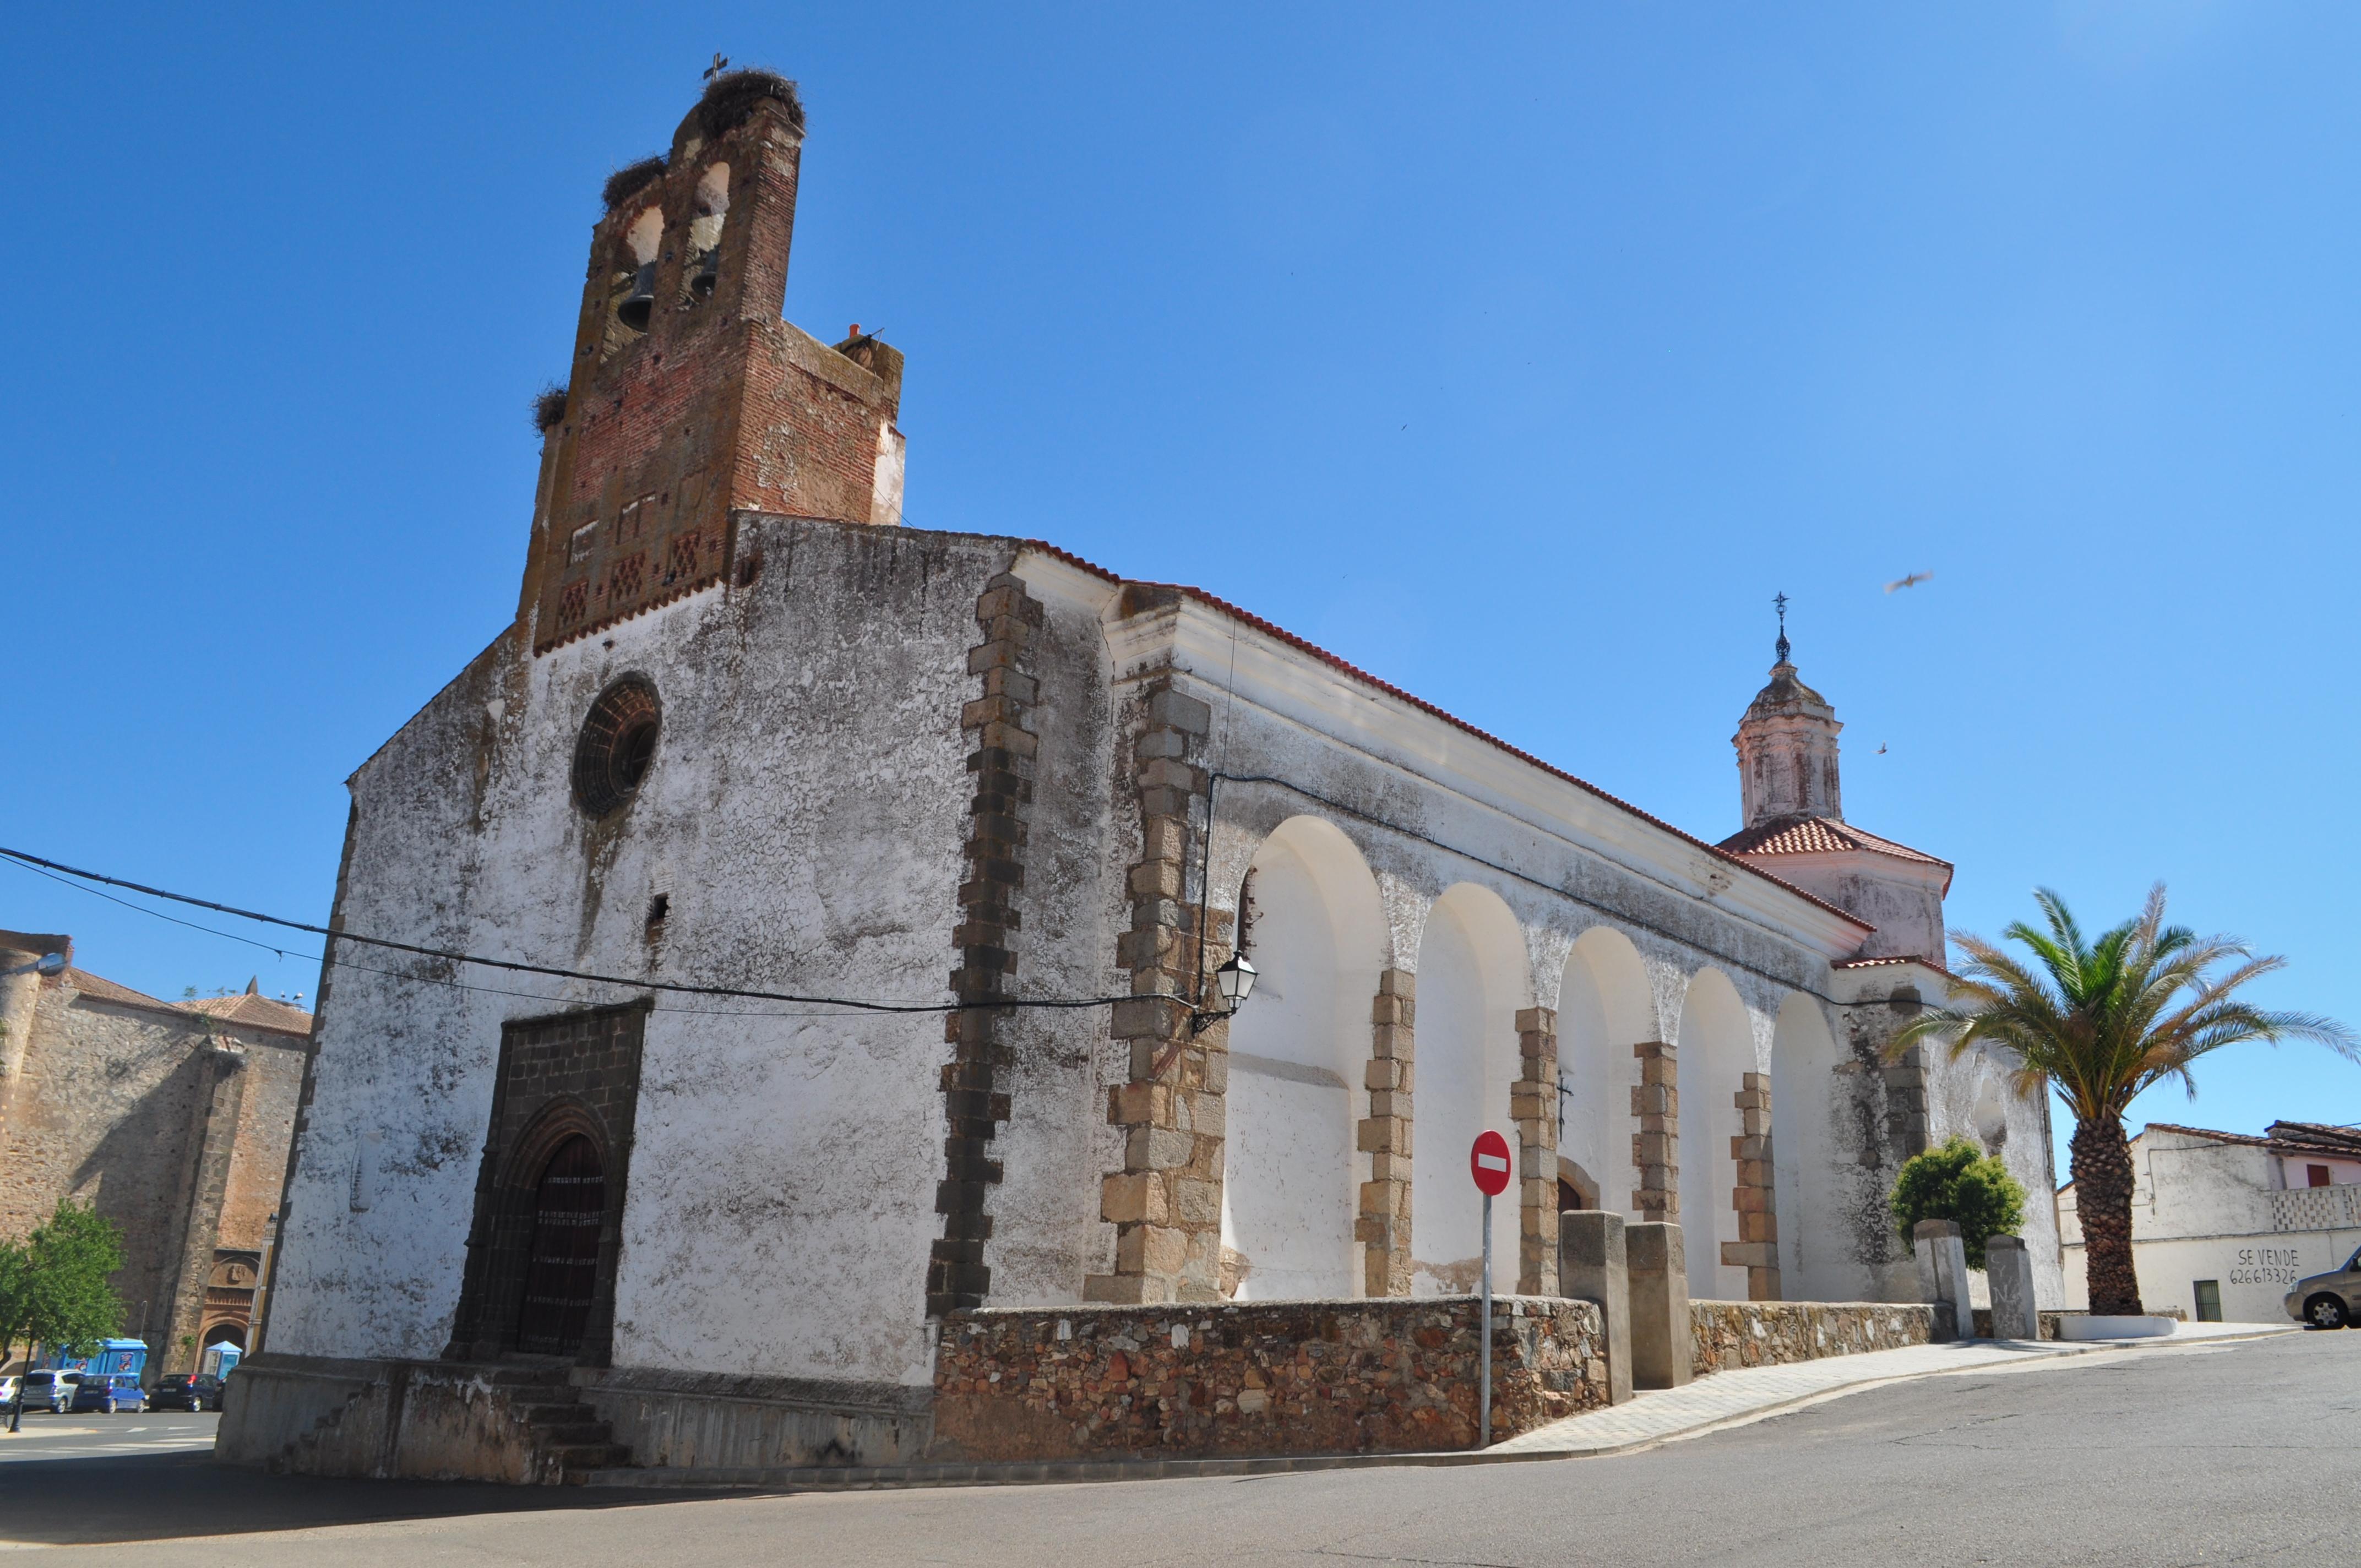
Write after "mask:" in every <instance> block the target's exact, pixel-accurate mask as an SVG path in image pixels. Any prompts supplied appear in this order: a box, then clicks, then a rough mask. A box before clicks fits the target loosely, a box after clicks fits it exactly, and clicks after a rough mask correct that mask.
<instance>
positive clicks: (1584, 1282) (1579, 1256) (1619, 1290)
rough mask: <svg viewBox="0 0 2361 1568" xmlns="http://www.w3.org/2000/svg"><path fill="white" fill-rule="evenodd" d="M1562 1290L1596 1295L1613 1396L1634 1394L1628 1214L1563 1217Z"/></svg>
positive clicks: (1581, 1296) (1612, 1400)
mask: <svg viewBox="0 0 2361 1568" xmlns="http://www.w3.org/2000/svg"><path fill="white" fill-rule="evenodd" d="M1557 1293H1558V1294H1559V1295H1561V1296H1563V1297H1565V1299H1567V1300H1569V1301H1596V1302H1597V1303H1598V1319H1599V1323H1600V1326H1601V1327H1602V1328H1604V1329H1605V1331H1606V1333H1607V1402H1608V1403H1609V1404H1610V1405H1620V1404H1621V1403H1623V1402H1624V1401H1625V1400H1626V1399H1629V1398H1631V1270H1630V1267H1629V1265H1628V1263H1627V1260H1626V1255H1625V1252H1624V1247H1623V1216H1622V1215H1620V1214H1610V1213H1608V1212H1606V1211H1604V1210H1602V1209H1581V1210H1576V1211H1573V1212H1566V1213H1561V1214H1559V1215H1558V1217H1557Z"/></svg>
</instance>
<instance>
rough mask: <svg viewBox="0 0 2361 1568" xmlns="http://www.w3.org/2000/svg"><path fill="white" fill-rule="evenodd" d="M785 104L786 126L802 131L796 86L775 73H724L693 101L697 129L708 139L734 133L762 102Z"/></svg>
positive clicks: (801, 110)
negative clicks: (695, 102) (767, 100)
mask: <svg viewBox="0 0 2361 1568" xmlns="http://www.w3.org/2000/svg"><path fill="white" fill-rule="evenodd" d="M766 98H768V99H771V100H773V101H774V102H776V103H779V104H785V105H786V111H787V124H788V125H790V126H794V127H795V128H796V130H798V131H800V130H802V129H803V128H804V101H803V98H802V96H801V95H800V94H798V93H796V84H795V83H794V82H790V81H788V80H787V79H786V78H785V77H784V76H782V75H780V74H779V73H778V72H777V71H762V70H756V69H748V70H744V71H723V72H722V73H721V74H720V75H719V76H717V77H715V78H714V79H713V81H712V82H711V83H710V84H709V85H708V86H707V88H706V89H705V96H704V97H702V98H699V99H698V100H697V124H698V126H700V127H701V128H702V129H703V130H704V132H705V135H706V137H708V139H711V138H713V137H719V136H721V135H723V134H725V133H727V132H730V131H734V130H736V129H737V128H738V127H739V126H742V125H744V124H745V123H746V117H747V116H748V115H752V113H753V112H754V107H755V105H756V104H760V103H762V102H763V100H764V99H766Z"/></svg>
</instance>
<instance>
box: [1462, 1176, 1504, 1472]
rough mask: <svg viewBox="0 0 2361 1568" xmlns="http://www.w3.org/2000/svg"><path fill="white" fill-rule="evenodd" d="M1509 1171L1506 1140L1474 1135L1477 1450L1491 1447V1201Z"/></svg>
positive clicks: (1499, 1192) (1502, 1189)
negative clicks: (1480, 1210)
mask: <svg viewBox="0 0 2361 1568" xmlns="http://www.w3.org/2000/svg"><path fill="white" fill-rule="evenodd" d="M1512 1168H1514V1162H1513V1161H1512V1159H1511V1157H1510V1154H1509V1140H1508V1139H1506V1138H1504V1137H1502V1136H1501V1135H1499V1134H1498V1133H1495V1132H1491V1131H1485V1132H1481V1133H1478V1134H1477V1135H1476V1146H1475V1147H1473V1148H1471V1149H1469V1150H1468V1151H1467V1169H1468V1172H1469V1173H1470V1174H1471V1175H1473V1176H1474V1177H1475V1178H1476V1190H1477V1191H1478V1192H1481V1193H1482V1194H1484V1339H1483V1349H1482V1352H1481V1354H1480V1358H1479V1360H1478V1364H1477V1365H1478V1370H1477V1374H1476V1377H1477V1389H1476V1403H1477V1411H1478V1414H1477V1425H1478V1426H1479V1428H1480V1429H1481V1431H1482V1436H1481V1437H1480V1439H1479V1440H1478V1441H1477V1445H1476V1446H1477V1447H1478V1448H1489V1447H1491V1446H1492V1200H1493V1199H1495V1198H1497V1197H1499V1195H1500V1194H1501V1193H1503V1192H1506V1191H1507V1190H1509V1175H1510V1170H1511V1169H1512Z"/></svg>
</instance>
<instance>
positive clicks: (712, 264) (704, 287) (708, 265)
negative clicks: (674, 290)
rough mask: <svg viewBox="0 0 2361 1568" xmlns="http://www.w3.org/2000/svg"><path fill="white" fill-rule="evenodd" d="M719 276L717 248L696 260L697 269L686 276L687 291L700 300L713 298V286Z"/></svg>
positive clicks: (719, 256) (719, 266) (718, 250)
mask: <svg viewBox="0 0 2361 1568" xmlns="http://www.w3.org/2000/svg"><path fill="white" fill-rule="evenodd" d="M720 276H721V249H720V247H719V246H717V247H714V248H712V249H710V250H708V251H707V252H706V253H705V254H704V255H702V256H700V257H698V258H697V269H696V270H695V271H693V272H691V273H690V274H689V275H688V291H689V293H690V294H691V295H693V296H695V297H696V298H697V299H700V300H709V299H711V298H712V297H713V285H714V284H715V282H717V281H718V280H719V278H720Z"/></svg>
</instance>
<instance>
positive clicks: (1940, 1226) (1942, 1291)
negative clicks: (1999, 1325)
mask: <svg viewBox="0 0 2361 1568" xmlns="http://www.w3.org/2000/svg"><path fill="white" fill-rule="evenodd" d="M1910 1250H1911V1251H1912V1252H1913V1253H1915V1254H1916V1255H1917V1259H1918V1293H1919V1294H1920V1295H1921V1296H1923V1297H1925V1298H1926V1299H1927V1300H1929V1301H1932V1302H1933V1303H1935V1326H1936V1328H1937V1330H1938V1337H1943V1336H1941V1335H1940V1333H1939V1331H1940V1330H1941V1329H1942V1327H1943V1318H1944V1315H1945V1314H1946V1313H1947V1312H1948V1313H1949V1316H1950V1331H1951V1332H1950V1333H1949V1336H1948V1337H1949V1338H1952V1339H1973V1338H1975V1337H1976V1310H1975V1308H1974V1306H1973V1305H1972V1304H1971V1302H1970V1301H1969V1299H1968V1246H1967V1244H1966V1243H1965V1242H1963V1241H1961V1240H1960V1226H1959V1222H1957V1221H1955V1220H1921V1221H1919V1222H1918V1223H1917V1225H1916V1227H1915V1228H1914V1229H1913V1230H1912V1231H1911V1233H1910Z"/></svg>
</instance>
